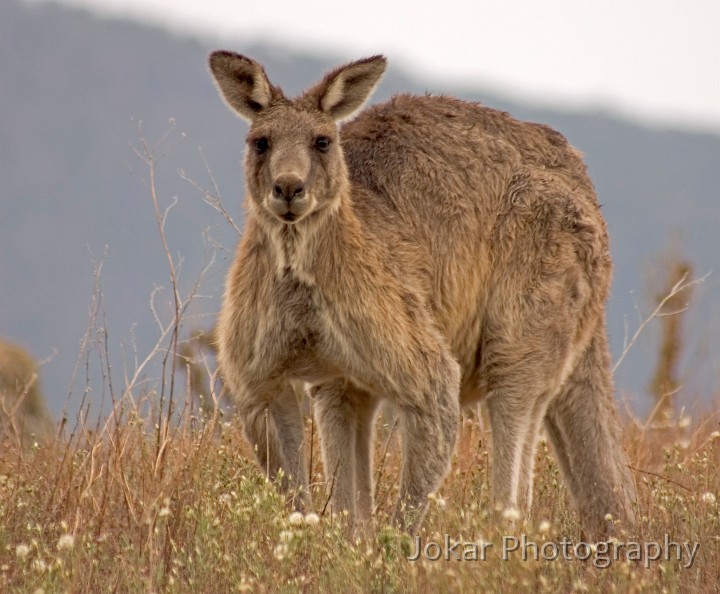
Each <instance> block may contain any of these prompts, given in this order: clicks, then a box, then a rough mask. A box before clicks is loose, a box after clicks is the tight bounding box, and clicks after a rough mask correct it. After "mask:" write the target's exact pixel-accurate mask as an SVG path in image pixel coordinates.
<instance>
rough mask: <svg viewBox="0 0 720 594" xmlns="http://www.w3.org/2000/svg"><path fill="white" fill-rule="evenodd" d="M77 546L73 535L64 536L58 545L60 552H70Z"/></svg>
mask: <svg viewBox="0 0 720 594" xmlns="http://www.w3.org/2000/svg"><path fill="white" fill-rule="evenodd" d="M74 546H75V537H74V536H73V535H72V534H63V535H62V536H61V537H60V539H59V540H58V543H57V548H58V551H69V550H70V549H72V548H73V547H74Z"/></svg>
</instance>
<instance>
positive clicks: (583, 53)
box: [31, 0, 720, 133]
mask: <svg viewBox="0 0 720 594" xmlns="http://www.w3.org/2000/svg"><path fill="white" fill-rule="evenodd" d="M31 1H35V2H37V1H43V0H31ZM55 1H57V2H59V3H61V4H73V5H79V6H85V7H91V8H94V9H97V10H101V11H103V12H105V13H110V14H116V15H117V14H119V15H130V16H133V17H135V18H138V19H140V20H145V21H148V22H152V23H156V24H161V25H164V26H167V27H168V28H171V29H175V30H181V31H183V32H185V33H187V32H190V33H198V34H201V35H202V36H203V37H205V38H207V37H218V38H221V39H224V40H225V41H226V42H227V43H229V44H231V42H232V40H237V42H238V43H239V42H242V43H243V45H245V44H247V43H272V44H277V45H279V46H285V47H287V48H288V49H290V50H295V51H297V50H302V51H304V52H307V53H311V54H319V53H328V52H330V53H332V54H335V55H337V56H338V60H339V61H344V60H348V59H354V58H357V57H361V56H364V55H368V54H375V53H383V54H385V55H387V56H388V57H389V59H390V60H391V64H395V65H397V66H399V67H402V68H403V69H404V70H406V71H409V73H410V74H414V75H418V76H422V77H423V78H429V79H433V78H434V79H435V80H436V81H437V82H438V83H439V84H438V85H435V86H436V87H441V86H442V84H443V83H445V84H448V85H450V84H452V85H453V86H455V85H457V84H458V83H459V84H460V85H462V86H466V87H469V88H484V89H488V90H491V91H495V92H500V93H503V94H505V95H506V96H508V97H509V98H516V99H523V100H529V101H535V102H538V103H542V104H545V105H550V106H552V105H555V106H558V107H576V108H593V109H601V110H609V111H614V112H618V113H620V114H621V115H624V116H626V117H633V118H638V119H641V120H643V121H645V122H646V123H650V124H652V123H656V124H659V125H666V124H670V125H681V126H687V127H692V128H693V129H696V130H708V131H712V132H714V133H720V0H685V1H681V0H602V1H597V0H594V1H593V0H540V1H532V0H523V1H519V0H495V1H494V2H489V1H486V0H411V1H404V0H361V1H354V2H344V1H342V0H334V1H324V0H323V1H320V0H180V1H178V0H55ZM227 49H233V48H232V47H228V48H227Z"/></svg>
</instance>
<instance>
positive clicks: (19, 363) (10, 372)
mask: <svg viewBox="0 0 720 594" xmlns="http://www.w3.org/2000/svg"><path fill="white" fill-rule="evenodd" d="M52 432H53V423H52V419H51V417H50V412H49V411H48V408H47V405H46V404H45V398H44V396H43V394H42V392H41V390H40V386H39V381H38V373H37V366H36V365H35V361H33V359H32V357H31V356H30V355H29V354H28V352H27V351H26V350H25V349H24V348H22V347H21V346H19V345H16V344H14V343H12V342H8V341H6V340H2V339H0V437H5V436H10V435H12V436H14V437H17V438H21V439H22V441H23V442H24V443H31V442H32V441H33V440H36V439H38V440H39V439H45V438H47V437H50V436H51V435H52Z"/></svg>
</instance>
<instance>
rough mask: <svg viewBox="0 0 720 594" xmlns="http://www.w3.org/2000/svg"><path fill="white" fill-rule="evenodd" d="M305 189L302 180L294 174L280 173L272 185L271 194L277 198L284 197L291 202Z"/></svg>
mask: <svg viewBox="0 0 720 594" xmlns="http://www.w3.org/2000/svg"><path fill="white" fill-rule="evenodd" d="M304 191H305V188H304V187H303V182H302V180H301V179H300V178H298V177H295V176H294V175H281V176H280V177H278V178H277V179H276V180H275V185H273V196H274V197H275V198H277V199H282V198H284V199H285V201H286V202H292V199H293V198H295V197H297V196H302V193H303V192H304Z"/></svg>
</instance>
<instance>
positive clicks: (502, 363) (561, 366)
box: [210, 51, 634, 535]
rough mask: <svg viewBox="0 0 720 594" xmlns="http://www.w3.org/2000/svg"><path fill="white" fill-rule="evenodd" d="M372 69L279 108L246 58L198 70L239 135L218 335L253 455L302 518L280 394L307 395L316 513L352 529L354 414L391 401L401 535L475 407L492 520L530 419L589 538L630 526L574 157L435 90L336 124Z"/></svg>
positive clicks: (594, 245) (359, 464) (361, 95)
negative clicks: (239, 202) (235, 202)
mask: <svg viewBox="0 0 720 594" xmlns="http://www.w3.org/2000/svg"><path fill="white" fill-rule="evenodd" d="M385 67H386V60H385V58H384V57H383V56H373V57H370V58H367V59H363V60H358V61H356V62H352V63H350V64H347V65H345V66H341V67H339V68H337V69H335V70H333V71H332V72H330V73H329V74H327V75H326V76H325V78H324V79H323V80H322V81H321V82H320V83H319V84H317V85H315V86H314V87H312V88H310V89H309V90H308V91H306V92H304V93H303V94H302V95H300V96H299V97H297V98H288V97H286V96H285V95H284V94H283V92H282V90H281V89H280V88H279V87H277V86H275V85H273V84H272V83H271V82H270V81H269V80H268V78H267V76H266V74H265V71H264V69H263V67H262V66H261V65H260V64H258V63H257V62H255V61H253V60H251V59H249V58H247V57H245V56H242V55H239V54H236V53H232V52H228V51H217V52H214V53H213V54H211V56H210V69H211V71H212V74H213V76H214V78H215V81H216V83H217V86H218V88H219V90H220V93H221V95H222V96H223V97H224V99H225V101H226V102H227V104H228V105H229V106H230V108H231V109H232V110H234V111H235V112H236V113H237V114H238V115H240V116H241V117H242V118H244V119H246V120H248V121H249V122H250V129H249V132H248V135H247V150H246V156H245V179H246V210H247V221H246V226H245V230H244V233H243V237H242V239H241V241H240V243H239V246H238V248H237V253H236V256H235V260H234V262H233V264H232V267H231V270H230V272H229V274H228V277H227V284H226V289H225V295H224V301H223V305H222V308H221V311H220V314H219V320H218V328H217V330H218V339H217V340H218V347H219V364H220V369H221V372H222V375H223V377H224V380H225V381H226V383H227V385H228V387H229V388H230V390H231V392H232V393H233V394H234V397H235V399H236V401H237V406H238V410H239V414H240V417H241V419H242V422H243V423H244V429H245V433H246V436H247V438H248V440H249V441H250V443H251V444H252V445H253V446H254V448H255V451H256V454H257V459H258V462H259V463H260V465H261V466H262V467H263V468H264V470H265V472H266V473H267V474H268V475H269V477H271V478H277V477H278V476H281V477H282V480H281V482H282V485H283V487H284V488H285V489H287V490H288V492H289V493H291V494H294V502H295V505H296V506H297V507H298V508H302V507H303V506H304V505H306V504H307V496H308V485H307V483H308V477H307V469H306V467H305V454H304V449H305V444H304V441H303V439H304V432H303V422H302V417H301V413H300V410H299V407H298V403H297V399H296V397H295V395H294V393H293V390H292V389H291V385H290V382H292V381H298V380H301V381H304V382H308V383H310V384H311V385H313V386H314V389H313V391H314V392H315V405H314V409H315V415H316V418H317V423H318V427H319V432H320V438H321V443H322V452H323V462H324V468H325V474H326V479H327V480H328V483H330V482H332V483H333V494H332V504H333V506H334V509H336V510H347V511H348V513H349V514H350V517H351V518H354V519H355V520H356V521H362V520H363V519H365V518H367V517H368V516H369V515H370V513H371V510H372V507H373V480H372V450H371V442H372V437H373V420H374V416H375V413H376V410H377V408H378V402H379V401H380V400H381V399H384V398H387V399H390V400H391V401H392V402H393V403H394V405H395V407H396V409H397V411H398V415H399V419H400V429H401V433H402V443H403V446H402V456H403V464H402V473H401V484H400V499H399V501H398V507H397V512H396V517H397V519H398V521H399V522H400V523H401V524H402V525H404V526H405V527H406V528H408V529H409V530H411V531H413V530H415V529H416V528H417V527H418V525H419V523H420V522H421V521H422V516H423V513H424V509H425V508H426V504H427V497H428V495H429V494H430V493H432V492H434V491H435V490H436V489H437V488H438V487H439V486H440V483H441V481H442V480H443V477H444V476H445V474H446V473H447V472H448V468H449V465H450V460H451V456H452V453H453V449H454V446H455V439H456V435H457V431H458V424H459V419H460V410H461V407H462V406H464V405H466V404H470V403H472V402H476V401H478V400H479V399H481V398H485V400H486V403H487V407H488V410H489V416H490V421H491V427H492V441H493V476H492V479H493V494H494V498H495V501H496V503H497V504H498V505H499V506H502V507H513V508H518V509H520V510H527V509H529V507H530V504H531V494H532V477H533V463H534V459H535V449H536V444H537V441H538V435H539V433H540V430H541V428H542V427H543V425H544V427H545V430H546V432H547V435H548V436H549V438H550V440H551V442H552V446H553V450H554V452H555V454H556V456H557V459H558V462H559V466H560V468H561V469H562V472H563V475H564V477H565V480H566V482H567V485H568V487H569V489H570V492H571V493H572V496H573V499H574V501H575V503H576V505H577V507H578V508H579V511H580V513H581V514H582V519H583V523H584V525H585V527H586V529H587V530H588V531H590V532H591V533H593V534H598V535H599V534H604V533H606V532H607V531H608V530H610V529H611V526H610V524H609V523H608V520H607V518H606V516H607V514H611V515H612V517H613V518H614V519H619V520H620V521H622V522H623V524H624V526H631V525H632V522H633V510H632V505H631V502H632V500H633V499H634V485H633V482H632V480H631V477H630V475H629V471H628V469H627V466H626V459H625V454H624V452H623V450H622V448H621V442H620V426H619V423H618V420H617V412H616V407H615V402H614V399H613V387H612V379H611V373H610V361H609V354H608V345H607V333H606V322H605V301H606V298H607V296H608V290H609V287H610V279H611V260H610V252H609V248H608V237H607V230H606V226H605V222H604V220H603V217H602V215H601V213H600V208H599V206H598V203H597V200H596V198H595V192H594V189H593V186H592V183H591V182H590V180H589V178H588V175H587V172H586V168H585V165H584V164H583V162H582V159H581V157H580V155H579V154H578V152H577V151H575V150H574V149H573V148H572V147H571V146H570V145H569V144H568V143H567V141H566V140H565V138H564V137H563V136H562V135H561V134H559V133H558V132H555V131H554V130H552V129H550V128H548V127H546V126H541V125H538V124H532V123H527V122H520V121H517V120H515V119H513V118H512V117H510V116H509V115H508V114H506V113H503V112H500V111H496V110H493V109H490V108H488V107H485V106H483V105H480V104H478V103H470V102H465V101H461V100H458V99H454V98H452V97H446V96H439V97H435V96H423V97H418V96H410V95H398V96H395V97H393V98H392V99H391V100H390V101H388V102H386V103H383V104H380V105H375V106H372V107H370V108H368V109H366V110H364V111H362V112H360V113H359V115H357V116H356V117H355V118H354V119H352V120H349V121H347V123H345V124H343V125H342V126H339V125H338V122H340V121H342V120H346V119H347V118H349V117H350V116H352V115H353V114H354V113H355V112H356V111H357V110H358V109H359V108H360V107H361V105H362V104H363V103H364V102H365V100H366V99H367V98H368V96H369V95H370V94H371V92H372V91H373V89H374V88H375V86H376V84H377V83H378V81H379V80H380V78H381V76H382V74H383V72H384V71H385ZM280 469H282V470H283V473H279V471H280Z"/></svg>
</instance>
